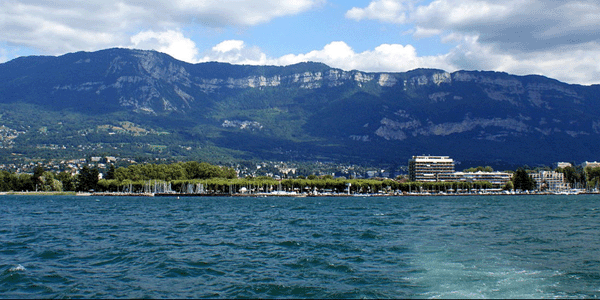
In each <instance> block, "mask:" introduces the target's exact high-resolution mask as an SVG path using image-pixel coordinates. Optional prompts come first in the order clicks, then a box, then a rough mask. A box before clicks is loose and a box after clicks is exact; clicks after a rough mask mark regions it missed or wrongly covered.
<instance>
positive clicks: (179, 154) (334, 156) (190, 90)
mask: <svg viewBox="0 0 600 300" xmlns="http://www.w3.org/2000/svg"><path fill="white" fill-rule="evenodd" d="M398 63H399V64H401V63H402V62H398ZM598 95H600V86H598V85H592V86H582V85H572V84H566V83H562V82H559V81H557V80H554V79H551V78H547V77H543V76H538V75H529V76H516V75H510V74H507V73H501V72H490V71H456V72H452V73H448V72H446V71H443V70H436V69H417V70H412V71H408V72H397V73H391V72H382V73H372V72H362V71H357V70H353V71H344V70H340V69H335V68H331V67H329V66H327V65H324V64H321V63H312V62H307V63H300V64H295V65H290V66H283V67H280V66H247V65H231V64H227V63H217V62H208V63H198V64H190V63H186V62H182V61H178V60H176V59H174V58H172V57H170V56H168V55H166V54H163V53H159V52H156V51H142V50H133V49H117V48H115V49H107V50H101V51H97V52H77V53H69V54H65V55H62V56H57V57H55V56H28V57H20V58H17V59H14V60H11V61H8V62H6V63H2V64H0V147H1V148H0V153H1V154H2V156H3V157H4V160H10V159H15V158H19V159H26V158H27V159H35V158H61V157H64V158H69V157H77V156H79V157H81V156H84V155H102V154H104V155H117V156H118V155H121V156H125V155H129V156H136V157H146V158H154V157H156V158H159V157H160V158H164V157H169V158H174V159H202V160H207V161H210V162H219V161H235V160H250V159H259V160H283V161H303V160H311V161H315V160H321V161H323V160H324V161H335V162H340V163H368V164H373V165H377V164H398V165H405V164H406V162H407V160H408V159H409V158H410V157H411V156H412V155H422V154H432V155H449V156H451V157H452V158H454V159H455V160H458V161H478V162H482V163H486V162H487V163H493V162H502V161H503V162H511V163H517V164H533V165H535V164H550V163H553V162H557V161H573V162H581V161H591V160H597V159H599V158H600V147H599V146H600V140H599V138H600V114H599V113H600V101H598Z"/></svg>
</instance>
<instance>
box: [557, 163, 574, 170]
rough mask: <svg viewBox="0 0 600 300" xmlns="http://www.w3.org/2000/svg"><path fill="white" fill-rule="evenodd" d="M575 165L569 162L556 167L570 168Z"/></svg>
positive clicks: (558, 164)
mask: <svg viewBox="0 0 600 300" xmlns="http://www.w3.org/2000/svg"><path fill="white" fill-rule="evenodd" d="M572 166H573V165H572V164H571V163H568V162H557V163H556V167H557V168H563V169H564V168H568V167H572Z"/></svg>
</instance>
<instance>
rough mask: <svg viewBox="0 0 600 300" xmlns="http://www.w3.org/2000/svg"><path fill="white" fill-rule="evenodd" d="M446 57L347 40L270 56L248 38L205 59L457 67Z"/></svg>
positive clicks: (369, 67) (373, 67)
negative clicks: (357, 47) (360, 46)
mask: <svg viewBox="0 0 600 300" xmlns="http://www.w3.org/2000/svg"><path fill="white" fill-rule="evenodd" d="M446 56H447V55H440V56H424V57H420V56H418V55H417V51H416V49H415V48H414V47H413V46H411V45H406V46H403V45H399V44H382V45H379V46H377V47H376V48H375V49H373V50H366V51H363V52H356V51H354V50H353V49H352V47H350V46H349V45H348V44H346V43H345V42H342V41H335V42H331V43H329V44H327V45H325V46H324V47H323V49H320V50H313V51H310V52H308V53H300V54H287V55H283V56H281V57H267V55H266V54H265V53H263V52H262V51H261V50H260V48H258V47H256V46H252V47H248V46H246V44H245V43H244V41H240V40H228V41H224V42H221V43H219V44H218V45H216V46H214V47H213V48H212V49H211V50H210V51H208V52H207V53H205V55H204V57H203V58H202V59H201V61H220V62H229V63H234V64H248V65H278V66H286V65H291V64H296V63H300V62H306V61H313V62H322V63H324V64H327V65H328V66H331V67H334V68H339V69H343V70H361V71H367V72H402V71H408V70H412V69H415V68H420V67H430V68H440V69H450V70H454V69H455V68H454V67H453V66H452V65H450V64H448V63H447V62H446V60H445V57H446Z"/></svg>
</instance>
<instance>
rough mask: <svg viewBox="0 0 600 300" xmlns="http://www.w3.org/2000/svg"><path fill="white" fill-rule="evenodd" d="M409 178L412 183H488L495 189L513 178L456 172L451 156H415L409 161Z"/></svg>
mask: <svg viewBox="0 0 600 300" xmlns="http://www.w3.org/2000/svg"><path fill="white" fill-rule="evenodd" d="M408 176H409V180H411V181H452V182H476V181H488V182H490V183H492V185H493V187H494V188H502V187H504V185H506V183H508V182H509V181H510V180H511V178H512V174H511V173H504V172H481V171H479V172H475V173H469V172H454V160H453V159H451V158H450V157H449V156H413V157H412V158H411V159H410V160H409V161H408Z"/></svg>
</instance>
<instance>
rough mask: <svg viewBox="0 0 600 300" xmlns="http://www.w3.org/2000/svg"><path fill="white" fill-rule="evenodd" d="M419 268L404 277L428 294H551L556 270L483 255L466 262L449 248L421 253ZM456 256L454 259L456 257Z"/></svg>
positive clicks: (476, 295)
mask: <svg viewBox="0 0 600 300" xmlns="http://www.w3.org/2000/svg"><path fill="white" fill-rule="evenodd" d="M417 259H418V260H416V261H415V267H417V270H419V272H417V273H416V274H415V275H413V276H410V277H408V278H405V279H406V280H408V281H409V282H411V283H413V284H414V285H416V286H420V287H421V288H422V289H423V290H424V292H423V293H422V294H420V295H416V296H417V297H426V298H442V299H443V298H471V299H482V298H552V297H553V295H552V294H551V293H548V292H547V291H545V290H547V289H551V288H552V287H553V286H555V285H556V282H554V281H555V280H556V279H554V280H553V279H552V277H554V276H558V275H557V274H555V272H550V271H548V272H543V271H539V270H527V269H523V268H518V267H512V266H511V262H510V261H508V260H501V259H499V258H497V257H493V258H491V259H486V257H485V256H484V255H479V256H477V257H473V259H469V260H467V261H463V262H456V259H457V258H456V257H455V256H454V255H452V253H449V252H448V251H440V252H429V253H420V254H419V255H418V256H417ZM453 260H454V261H453Z"/></svg>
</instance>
